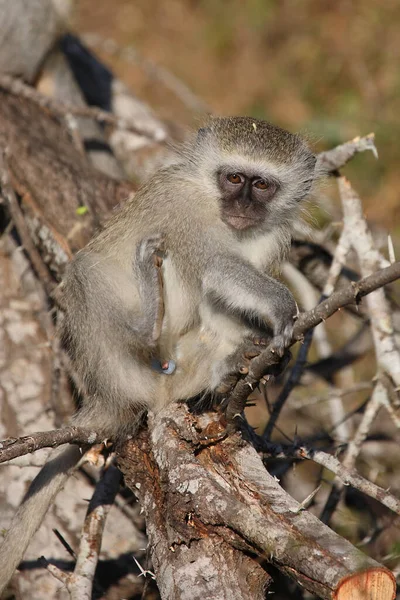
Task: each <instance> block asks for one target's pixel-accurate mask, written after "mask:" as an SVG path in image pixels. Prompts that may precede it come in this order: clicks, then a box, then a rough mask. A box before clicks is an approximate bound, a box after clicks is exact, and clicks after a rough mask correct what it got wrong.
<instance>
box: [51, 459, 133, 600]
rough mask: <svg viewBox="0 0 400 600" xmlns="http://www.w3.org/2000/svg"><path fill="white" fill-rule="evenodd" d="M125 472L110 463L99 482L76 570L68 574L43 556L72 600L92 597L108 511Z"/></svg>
mask: <svg viewBox="0 0 400 600" xmlns="http://www.w3.org/2000/svg"><path fill="white" fill-rule="evenodd" d="M120 482H121V473H120V472H119V471H118V469H117V468H116V467H114V466H113V465H110V466H109V467H108V468H107V469H106V470H105V471H104V473H103V477H102V478H101V479H100V480H99V482H98V484H97V485H96V488H95V491H94V494H93V496H92V499H91V501H90V503H89V506H88V510H87V513H86V518H85V522H84V524H83V528H82V533H81V538H80V546H79V552H78V557H77V561H76V565H75V569H74V571H73V573H71V574H67V573H64V572H63V571H61V570H60V569H58V568H57V567H54V565H51V564H50V563H49V562H48V561H47V560H46V559H44V558H42V562H44V561H45V562H44V564H45V566H46V568H47V570H48V571H49V572H50V573H51V574H52V575H54V576H55V577H57V579H59V580H60V581H62V582H63V583H64V585H65V586H66V588H67V590H68V592H69V594H70V597H71V600H91V598H92V588H93V583H94V576H95V571H96V567H97V563H98V560H99V555H100V549H101V541H102V536H103V530H104V525H105V521H106V518H107V515H108V512H109V510H110V508H111V506H112V504H113V502H114V499H115V496H116V495H117V493H118V490H119V485H120Z"/></svg>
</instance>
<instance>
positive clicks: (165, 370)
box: [151, 358, 176, 375]
mask: <svg viewBox="0 0 400 600" xmlns="http://www.w3.org/2000/svg"><path fill="white" fill-rule="evenodd" d="M151 368H152V369H153V370H154V371H157V373H161V374H162V375H172V373H173V372H174V371H175V369H176V362H175V361H174V360H158V359H156V358H153V359H152V361H151Z"/></svg>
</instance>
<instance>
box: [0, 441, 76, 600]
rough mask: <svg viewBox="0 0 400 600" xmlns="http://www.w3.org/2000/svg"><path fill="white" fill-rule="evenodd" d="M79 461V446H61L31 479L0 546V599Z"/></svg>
mask: <svg viewBox="0 0 400 600" xmlns="http://www.w3.org/2000/svg"><path fill="white" fill-rule="evenodd" d="M80 458H81V454H80V451H79V448H78V446H67V447H65V446H60V447H59V448H57V449H56V450H55V451H54V452H53V453H52V454H51V455H50V458H49V460H48V461H47V463H46V464H45V465H44V467H43V468H42V470H41V471H40V473H39V474H38V475H37V476H36V478H35V479H34V480H33V482H32V484H31V486H30V488H29V490H28V492H27V494H26V496H25V497H24V499H23V501H22V504H21V506H20V507H19V509H18V510H17V512H16V514H15V516H14V518H13V520H12V521H11V525H10V528H9V529H8V531H7V533H6V535H5V538H4V541H3V544H2V545H1V547H0V596H1V593H2V591H3V589H4V588H5V587H6V585H7V583H8V582H9V580H10V579H11V577H12V575H13V573H14V571H15V569H16V568H17V567H18V565H19V563H20V562H21V560H22V558H23V556H24V554H25V550H26V549H27V547H28V544H29V542H30V540H31V538H32V537H33V535H34V534H35V532H36V530H37V529H38V528H39V526H40V524H41V523H42V521H43V519H44V516H45V514H46V512H47V509H48V508H49V506H50V504H51V503H52V501H53V499H54V497H55V496H56V494H57V492H59V490H60V489H61V488H62V487H63V485H64V483H65V481H66V480H67V478H68V477H69V475H70V473H71V471H72V470H73V468H74V467H75V466H76V465H77V463H78V462H79V460H80Z"/></svg>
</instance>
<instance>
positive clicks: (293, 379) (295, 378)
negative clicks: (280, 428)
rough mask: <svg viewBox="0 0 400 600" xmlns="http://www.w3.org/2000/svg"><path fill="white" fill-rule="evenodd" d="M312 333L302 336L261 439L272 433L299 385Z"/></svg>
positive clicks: (311, 330)
mask: <svg viewBox="0 0 400 600" xmlns="http://www.w3.org/2000/svg"><path fill="white" fill-rule="evenodd" d="M313 331H314V329H309V330H308V331H307V333H306V334H305V336H304V341H303V343H302V345H301V346H300V350H299V353H298V355H297V358H296V362H295V364H294V366H293V367H292V370H291V372H290V375H289V378H288V379H287V381H286V383H285V385H284V386H283V389H282V391H281V392H280V394H279V396H278V398H277V399H276V400H275V402H274V404H273V405H272V412H271V415H270V417H269V420H268V423H267V426H266V428H265V430H264V433H263V436H262V437H263V439H265V440H269V439H270V437H271V435H272V432H273V430H274V428H275V425H276V422H277V421H278V419H279V415H280V414H281V411H282V408H283V407H284V405H285V402H286V400H287V399H288V397H289V395H290V392H291V391H292V390H293V389H294V388H295V387H296V385H297V384H298V383H299V381H300V379H301V376H302V374H303V371H304V367H305V366H306V364H307V355H308V351H309V349H310V346H311V342H312V339H313Z"/></svg>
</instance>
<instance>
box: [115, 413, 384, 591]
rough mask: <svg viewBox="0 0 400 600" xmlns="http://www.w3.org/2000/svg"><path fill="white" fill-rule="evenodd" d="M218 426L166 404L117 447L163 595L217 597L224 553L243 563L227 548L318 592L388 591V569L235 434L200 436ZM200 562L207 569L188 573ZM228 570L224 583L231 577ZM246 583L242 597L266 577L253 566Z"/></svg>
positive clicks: (218, 429)
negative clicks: (318, 513)
mask: <svg viewBox="0 0 400 600" xmlns="http://www.w3.org/2000/svg"><path fill="white" fill-rule="evenodd" d="M221 431H222V426H221V424H220V422H219V420H218V415H216V414H214V415H210V414H207V415H204V416H201V417H197V419H196V418H195V417H193V416H192V415H191V414H190V413H189V411H188V409H187V407H186V406H185V405H181V406H177V405H173V406H170V407H167V408H166V409H164V410H163V411H162V412H161V413H159V414H158V415H157V416H155V417H154V416H152V417H150V418H149V426H148V432H143V433H142V435H141V437H140V439H139V440H135V441H132V440H131V441H129V442H128V443H127V444H125V446H124V447H123V448H122V449H121V450H120V452H119V459H118V464H119V466H120V468H121V470H122V472H123V474H124V476H125V481H126V482H127V485H128V486H129V487H130V488H131V489H132V491H134V492H135V493H136V494H137V496H138V497H139V499H140V502H141V503H142V506H143V508H144V510H145V514H146V523H147V531H148V535H149V542H150V549H151V550H150V552H151V555H152V560H153V565H154V569H155V573H156V578H157V581H160V583H161V589H160V591H161V595H162V598H168V599H171V598H173V599H175V598H176V599H179V598H184V597H187V595H186V594H187V593H188V590H190V589H191V586H193V585H195V586H196V587H195V589H196V592H195V593H196V596H195V597H196V598H197V597H199V598H200V597H213V598H214V597H218V598H220V597H221V598H225V597H226V596H225V595H223V594H224V589H225V587H226V585H227V583H226V579H225V578H226V575H227V573H228V572H229V564H232V562H231V561H233V563H235V564H236V569H238V566H239V564H240V565H241V567H242V568H245V569H247V563H246V562H241V561H242V559H240V561H239V563H238V560H239V559H238V557H236V556H235V555H234V554H233V550H234V549H235V550H236V549H239V550H241V551H246V552H247V553H251V554H253V556H258V557H260V558H263V559H266V560H268V561H269V562H271V563H272V564H274V565H275V566H276V567H278V568H279V569H280V570H281V571H282V572H283V573H285V574H286V575H288V576H290V577H292V578H294V579H295V580H296V581H297V582H298V583H300V584H301V585H302V586H303V587H305V588H306V589H307V590H309V591H310V592H312V593H315V594H317V595H318V596H319V597H320V598H323V599H331V598H337V599H340V600H348V599H353V598H354V599H355V598H356V597H357V596H356V595H355V594H356V593H360V594H362V595H361V596H360V598H361V597H362V598H364V599H366V600H367V599H368V600H383V599H388V600H389V599H392V598H394V594H395V580H394V577H393V575H392V573H391V572H390V571H389V570H387V569H385V568H384V567H382V566H381V565H379V564H378V563H377V562H375V561H374V560H372V559H371V558H369V557H368V556H366V555H365V554H363V553H362V552H360V551H359V550H358V549H357V548H355V547H354V546H352V545H351V544H350V542H348V541H347V540H345V539H344V538H342V537H340V536H339V535H337V534H336V533H334V532H333V531H332V530H331V529H329V528H328V527H326V526H325V525H323V524H322V523H321V521H319V519H317V518H316V517H314V516H313V515H312V514H311V513H309V512H307V511H304V510H303V508H302V506H301V505H300V504H299V503H298V502H296V501H295V500H294V499H293V498H291V497H290V496H289V495H288V494H286V492H285V491H284V490H283V489H282V488H281V487H280V485H279V483H278V482H277V481H276V480H275V478H274V477H272V476H271V475H269V473H268V471H267V470H266V469H265V467H264V465H263V463H262V461H261V459H260V458H259V456H258V454H257V453H256V451H255V450H254V448H252V447H251V446H250V445H249V444H248V443H246V442H244V441H243V440H242V439H241V436H240V435H239V434H235V435H231V436H229V437H228V438H226V439H224V440H221V441H219V442H217V443H210V442H209V443H208V444H207V439H210V438H211V437H214V438H215V435H216V434H218V432H219V433H221ZM227 545H228V547H229V548H230V551H229V552H228V553H227V554H226V555H225V557H224V560H222V559H221V555H222V553H224V552H225V551H227ZM216 546H218V551H217V552H216V551H215V548H216ZM198 552H201V553H203V552H205V553H206V554H198ZM217 556H218V560H215V559H216V557H217ZM227 557H229V559H228V558H227ZM203 559H204V563H202V560H203ZM194 564H195V565H196V566H195V567H194V566H193V565H194ZM200 564H203V566H204V567H205V569H206V571H204V570H200V571H199V573H198V575H196V574H195V573H194V571H197V569H198V567H199V565H200ZM255 566H256V563H255V561H254V560H253V569H254V568H255ZM258 568H259V567H258ZM236 575H237V570H236V571H234V572H233V573H231V575H230V577H229V578H228V586H230V585H233V587H235V586H236V585H237V584H236V583H235V580H236ZM218 581H220V585H221V589H219V588H218V587H214V585H217V583H218ZM252 585H254V586H255V587H254V589H250V588H248V590H247V593H248V596H247V597H249V598H253V597H254V598H258V597H259V594H260V593H262V587H263V586H265V581H264V582H262V583H261V579H260V578H259V576H258V575H257V577H256V579H255V580H253V581H252ZM197 593H198V594H199V595H197ZM233 593H234V592H233V591H232V593H230V596H231V597H233V598H242V596H241V595H240V593H241V592H239V591H237V594H239V595H233V596H232V594H233ZM218 594H220V595H218Z"/></svg>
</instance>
